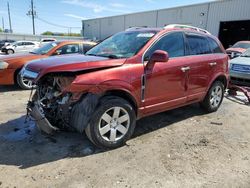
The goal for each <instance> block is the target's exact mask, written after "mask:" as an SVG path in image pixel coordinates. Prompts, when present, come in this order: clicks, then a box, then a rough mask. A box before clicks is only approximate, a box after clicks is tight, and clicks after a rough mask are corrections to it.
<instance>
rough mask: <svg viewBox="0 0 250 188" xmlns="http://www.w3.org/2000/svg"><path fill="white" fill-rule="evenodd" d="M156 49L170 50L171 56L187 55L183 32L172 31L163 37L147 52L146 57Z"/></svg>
mask: <svg viewBox="0 0 250 188" xmlns="http://www.w3.org/2000/svg"><path fill="white" fill-rule="evenodd" d="M156 50H163V51H166V52H168V54H169V57H180V56H184V55H185V46H184V39H183V34H182V33H171V34H168V35H166V36H164V37H163V38H161V39H160V40H159V41H158V42H157V43H156V44H154V46H153V47H152V48H150V50H149V51H148V52H147V53H146V56H145V59H148V58H149V57H150V56H151V55H152V54H153V53H154V52H155V51H156Z"/></svg>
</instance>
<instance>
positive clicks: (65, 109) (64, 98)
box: [27, 75, 98, 134]
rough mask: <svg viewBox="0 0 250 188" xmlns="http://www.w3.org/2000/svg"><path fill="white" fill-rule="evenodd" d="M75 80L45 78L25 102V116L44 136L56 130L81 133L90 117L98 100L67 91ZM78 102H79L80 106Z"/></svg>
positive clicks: (94, 96)
mask: <svg viewBox="0 0 250 188" xmlns="http://www.w3.org/2000/svg"><path fill="white" fill-rule="evenodd" d="M74 79H75V76H63V75H58V76H55V75H53V76H46V77H45V78H43V79H41V80H39V82H38V83H37V88H36V91H35V93H34V95H33V96H32V99H31V100H30V101H29V102H28V105H27V110H28V115H29V116H31V117H32V118H33V119H34V120H35V122H36V125H37V127H38V128H39V129H40V130H41V131H43V132H46V133H47V134H53V133H54V132H55V131H59V130H77V131H79V132H83V131H84V129H85V128H86V126H87V124H88V122H89V120H90V117H91V114H92V113H93V111H94V109H95V107H96V105H97V101H98V96H97V95H95V94H91V93H87V92H86V93H84V92H79V93H78V92H74V93H72V92H70V91H66V90H65V88H68V87H69V86H70V85H71V84H72V82H73V81H74ZM79 101H80V102H79Z"/></svg>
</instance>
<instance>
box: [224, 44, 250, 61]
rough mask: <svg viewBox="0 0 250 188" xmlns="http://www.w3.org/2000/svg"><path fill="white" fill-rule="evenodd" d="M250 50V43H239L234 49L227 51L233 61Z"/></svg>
mask: <svg viewBox="0 0 250 188" xmlns="http://www.w3.org/2000/svg"><path fill="white" fill-rule="evenodd" d="M248 48H250V41H239V42H237V43H236V44H234V45H233V46H232V47H230V48H228V49H227V50H226V52H227V54H228V56H229V57H230V58H231V59H233V58H236V57H239V56H240V55H241V54H242V53H244V52H245V51H246V50H247V49H248Z"/></svg>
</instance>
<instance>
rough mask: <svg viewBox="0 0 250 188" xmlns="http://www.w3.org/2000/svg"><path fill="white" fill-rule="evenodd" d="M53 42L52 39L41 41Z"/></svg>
mask: <svg viewBox="0 0 250 188" xmlns="http://www.w3.org/2000/svg"><path fill="white" fill-rule="evenodd" d="M54 41H55V40H53V39H45V40H42V42H54Z"/></svg>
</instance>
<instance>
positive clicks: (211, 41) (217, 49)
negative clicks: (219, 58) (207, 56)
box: [208, 38, 223, 53]
mask: <svg viewBox="0 0 250 188" xmlns="http://www.w3.org/2000/svg"><path fill="white" fill-rule="evenodd" d="M208 42H209V45H210V48H211V50H212V51H213V53H223V52H222V50H221V48H220V46H219V44H218V43H217V42H216V41H215V40H214V39H211V38H208Z"/></svg>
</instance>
